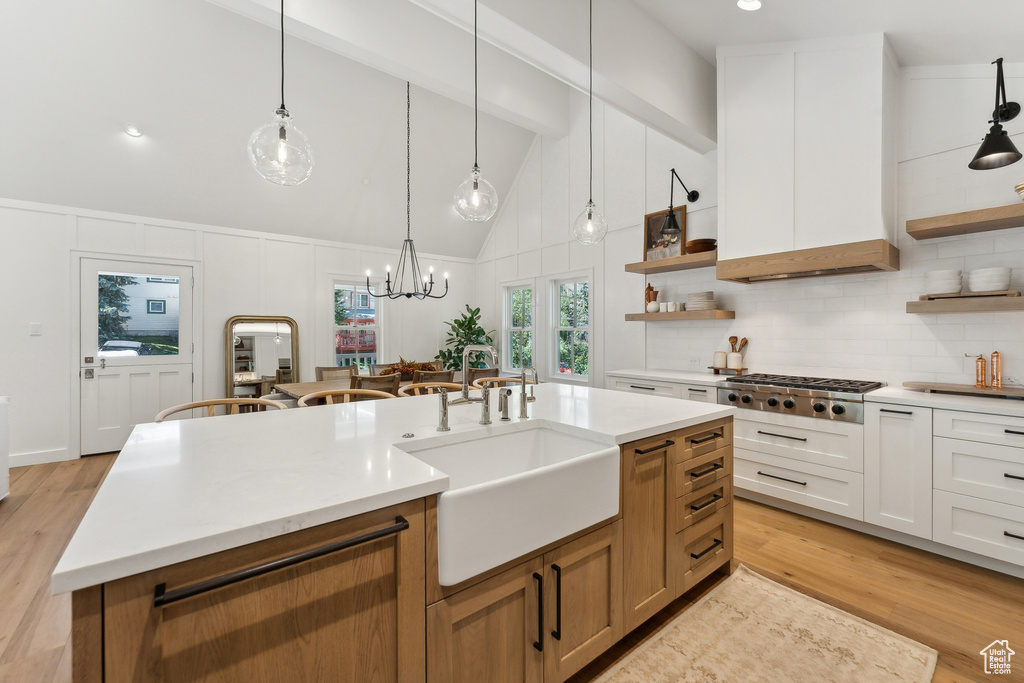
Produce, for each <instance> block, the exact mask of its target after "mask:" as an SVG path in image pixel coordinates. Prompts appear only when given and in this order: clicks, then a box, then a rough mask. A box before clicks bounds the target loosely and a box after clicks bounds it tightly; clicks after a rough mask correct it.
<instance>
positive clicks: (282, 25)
mask: <svg viewBox="0 0 1024 683" xmlns="http://www.w3.org/2000/svg"><path fill="white" fill-rule="evenodd" d="M281 109H284V110H285V111H287V110H288V107H286V106H284V0H281Z"/></svg>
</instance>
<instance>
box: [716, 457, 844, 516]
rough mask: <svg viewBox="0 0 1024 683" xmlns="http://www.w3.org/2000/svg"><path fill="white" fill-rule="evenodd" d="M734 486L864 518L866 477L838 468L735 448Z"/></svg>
mask: <svg viewBox="0 0 1024 683" xmlns="http://www.w3.org/2000/svg"><path fill="white" fill-rule="evenodd" d="M733 471H734V472H735V474H734V477H735V479H734V482H733V484H734V486H735V487H736V489H737V491H740V490H747V491H754V492H756V493H760V494H763V495H766V496H772V497H773V498H781V499H782V500H787V501H789V502H791V503H797V504H799V505H806V506H807V507H812V508H816V509H818V510H824V511H825V512H831V513H832V514H835V515H842V516H843V517H849V518H851V519H856V520H862V519H863V518H864V475H862V474H860V473H859V472H850V471H849V470H841V469H839V468H836V467H825V466H823V465H815V464H813V463H807V462H799V461H797V460H793V459H791V458H783V457H779V456H777V455H769V454H765V453H757V452H754V451H748V450H745V449H743V448H742V447H740V446H738V445H736V446H734V448H733Z"/></svg>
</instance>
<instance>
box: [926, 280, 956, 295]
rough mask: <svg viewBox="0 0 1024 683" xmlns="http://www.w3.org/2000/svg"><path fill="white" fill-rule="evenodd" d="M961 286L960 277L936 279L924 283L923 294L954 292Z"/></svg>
mask: <svg viewBox="0 0 1024 683" xmlns="http://www.w3.org/2000/svg"><path fill="white" fill-rule="evenodd" d="M962 288H963V282H961V280H960V278H956V279H955V280H936V281H931V282H925V283H924V289H925V294H956V293H958V292H960V290H961V289H962Z"/></svg>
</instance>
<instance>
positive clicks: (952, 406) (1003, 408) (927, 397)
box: [864, 387, 1024, 417]
mask: <svg viewBox="0 0 1024 683" xmlns="http://www.w3.org/2000/svg"><path fill="white" fill-rule="evenodd" d="M864 400H865V401H866V402H868V403H893V404H897V405H907V406H921V407H922V408H940V409H944V410H962V411H965V412H968V413H985V414H986V415H1006V416H1009V417H1024V400H1021V399H1016V398H989V397H988V396H965V395H963V394H938V393H930V392H927V391H914V390H912V389H903V388H901V387H882V388H881V389H876V390H874V391H870V392H868V393H866V394H864Z"/></svg>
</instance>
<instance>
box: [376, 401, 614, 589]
mask: <svg viewBox="0 0 1024 683" xmlns="http://www.w3.org/2000/svg"><path fill="white" fill-rule="evenodd" d="M396 448H398V449H400V450H403V451H405V452H407V453H409V454H411V455H412V456H414V457H416V458H419V459H420V460H422V461H423V462H425V463H426V464H428V465H430V466H431V467H434V468H435V469H437V470H440V471H442V472H444V473H445V474H447V475H448V477H449V481H450V485H451V488H450V489H449V490H448V491H445V492H444V493H442V494H441V496H440V498H439V500H438V505H437V527H438V528H437V546H438V547H437V555H438V558H437V559H438V570H439V574H440V582H441V585H443V586H451V585H454V584H456V583H459V582H460V581H464V580H466V579H468V578H470V577H473V576H476V575H477V574H480V573H481V572H485V571H487V570H488V569H492V568H493V567H497V566H498V565H500V564H502V563H503V562H507V561H509V560H511V559H514V558H516V557H519V556H520V555H523V554H525V553H528V552H530V551H532V550H536V549H537V548H540V547H542V546H544V545H547V544H548V543H551V542H553V541H557V540H558V539H560V538H564V537H565V536H568V535H570V534H572V533H575V532H577V531H579V530H581V529H585V528H587V527H588V526H590V525H592V524H596V523H597V522H600V521H601V520H604V519H608V518H609V517H612V516H614V515H615V514H616V513H618V511H619V448H618V446H611V445H608V444H607V443H602V442H600V441H597V440H593V439H589V438H586V437H583V436H577V435H575V434H571V433H567V432H565V431H562V430H559V429H556V428H554V427H553V425H550V424H548V423H546V422H544V421H542V420H537V421H533V422H519V423H513V424H511V425H501V426H500V427H491V428H489V429H486V430H479V431H474V432H469V433H466V434H458V435H446V436H440V437H431V438H427V439H422V440H419V441H409V442H404V443H401V444H396Z"/></svg>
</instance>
